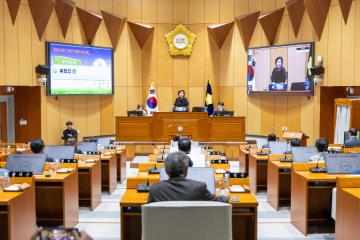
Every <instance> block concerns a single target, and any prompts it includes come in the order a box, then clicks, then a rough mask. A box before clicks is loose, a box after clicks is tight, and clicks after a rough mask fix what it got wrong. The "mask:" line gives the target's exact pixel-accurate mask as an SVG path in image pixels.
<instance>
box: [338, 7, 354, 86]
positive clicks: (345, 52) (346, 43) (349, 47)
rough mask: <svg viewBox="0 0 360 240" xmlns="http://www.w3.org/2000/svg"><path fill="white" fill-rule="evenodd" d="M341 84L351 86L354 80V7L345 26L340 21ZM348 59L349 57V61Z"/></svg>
mask: <svg viewBox="0 0 360 240" xmlns="http://www.w3.org/2000/svg"><path fill="white" fill-rule="evenodd" d="M341 23H342V24H341V46H342V47H341V66H340V67H341V76H340V79H341V85H342V86H351V85H354V82H355V61H353V60H354V59H355V51H354V49H355V33H356V30H355V8H354V7H352V8H351V9H350V13H349V16H348V19H347V24H346V26H345V23H344V21H341ZM349 59H351V60H350V61H349Z"/></svg>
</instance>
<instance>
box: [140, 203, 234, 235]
mask: <svg viewBox="0 0 360 240" xmlns="http://www.w3.org/2000/svg"><path fill="white" fill-rule="evenodd" d="M231 218H232V213H231V205H230V204H226V203H220V202H202V201H170V202H156V203H150V204H146V205H143V206H142V240H168V239H171V240H184V239H186V240H199V239H206V240H219V239H222V240H231V239H232V220H231Z"/></svg>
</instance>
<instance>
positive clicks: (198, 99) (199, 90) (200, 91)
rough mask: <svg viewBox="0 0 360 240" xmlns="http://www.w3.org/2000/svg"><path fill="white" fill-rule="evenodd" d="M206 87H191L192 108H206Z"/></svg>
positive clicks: (190, 99)
mask: <svg viewBox="0 0 360 240" xmlns="http://www.w3.org/2000/svg"><path fill="white" fill-rule="evenodd" d="M205 91H206V89H205V87H189V101H190V107H191V108H192V107H197V106H204V102H205Z"/></svg>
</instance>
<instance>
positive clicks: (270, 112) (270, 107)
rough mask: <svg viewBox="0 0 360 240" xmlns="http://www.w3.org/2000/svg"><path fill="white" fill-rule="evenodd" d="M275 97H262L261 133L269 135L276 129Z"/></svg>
mask: <svg viewBox="0 0 360 240" xmlns="http://www.w3.org/2000/svg"><path fill="white" fill-rule="evenodd" d="M274 114H275V97H273V96H263V97H261V119H263V121H261V134H264V135H267V134H269V133H273V132H274V131H275V116H274Z"/></svg>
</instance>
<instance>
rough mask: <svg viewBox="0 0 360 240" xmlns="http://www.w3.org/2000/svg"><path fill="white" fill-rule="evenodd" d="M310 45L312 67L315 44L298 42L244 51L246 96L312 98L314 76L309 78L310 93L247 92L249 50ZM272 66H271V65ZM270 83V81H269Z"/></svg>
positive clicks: (279, 91)
mask: <svg viewBox="0 0 360 240" xmlns="http://www.w3.org/2000/svg"><path fill="white" fill-rule="evenodd" d="M305 44H309V45H310V51H309V56H311V57H312V65H313V66H314V62H315V59H314V58H315V42H311V41H310V42H298V43H289V44H280V45H271V46H259V47H251V48H248V49H247V50H246V57H247V61H246V62H247V64H246V92H247V95H248V96H290V97H291V96H308V97H312V96H314V94H315V83H314V76H310V78H311V80H310V82H311V83H310V84H311V86H310V91H288V90H286V91H281V90H269V89H268V90H267V91H264V90H258V91H256V90H255V91H251V90H249V80H248V66H249V50H256V49H266V48H267V49H271V48H281V47H290V46H296V45H305ZM270 64H271V63H270ZM271 66H272V65H271ZM287 81H288V79H287ZM269 83H270V81H269ZM287 88H291V86H287Z"/></svg>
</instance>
